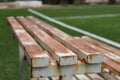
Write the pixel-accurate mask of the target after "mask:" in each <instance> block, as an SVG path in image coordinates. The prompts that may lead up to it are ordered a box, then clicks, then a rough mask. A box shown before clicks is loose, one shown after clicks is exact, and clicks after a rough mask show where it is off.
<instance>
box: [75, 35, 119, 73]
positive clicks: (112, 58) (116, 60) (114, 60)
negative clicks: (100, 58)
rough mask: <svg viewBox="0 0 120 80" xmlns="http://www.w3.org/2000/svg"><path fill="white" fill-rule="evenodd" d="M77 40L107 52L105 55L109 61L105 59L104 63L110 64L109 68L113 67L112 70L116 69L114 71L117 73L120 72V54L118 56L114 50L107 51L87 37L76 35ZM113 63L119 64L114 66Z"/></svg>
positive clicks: (104, 52)
mask: <svg viewBox="0 0 120 80" xmlns="http://www.w3.org/2000/svg"><path fill="white" fill-rule="evenodd" d="M75 40H77V41H79V42H81V43H84V44H86V45H88V46H90V47H93V48H94V49H96V50H98V51H99V52H101V53H103V54H105V56H106V58H105V59H106V60H107V61H106V60H104V62H103V63H104V64H105V65H106V66H108V67H109V68H111V69H112V71H113V70H114V72H116V73H117V74H119V73H120V72H119V69H120V56H118V55H116V54H114V53H112V52H110V51H107V50H105V49H104V48H101V47H99V46H97V45H95V44H93V43H91V42H89V41H87V40H86V39H83V38H79V37H75ZM110 61H111V62H110ZM110 65H111V67H110ZM112 65H117V66H116V67H114V66H112ZM117 70H118V71H117Z"/></svg>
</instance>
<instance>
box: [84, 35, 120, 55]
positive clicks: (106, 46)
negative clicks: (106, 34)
mask: <svg viewBox="0 0 120 80" xmlns="http://www.w3.org/2000/svg"><path fill="white" fill-rule="evenodd" d="M82 38H83V39H85V40H88V41H90V42H91V43H93V44H95V45H97V46H99V47H101V48H104V49H106V50H108V51H111V52H112V53H115V54H117V55H119V56H120V50H119V49H117V48H114V47H112V46H109V45H107V44H104V43H102V42H100V41H97V40H95V39H93V38H90V37H88V36H83V37H82Z"/></svg>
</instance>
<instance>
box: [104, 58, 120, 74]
mask: <svg viewBox="0 0 120 80" xmlns="http://www.w3.org/2000/svg"><path fill="white" fill-rule="evenodd" d="M104 66H105V67H106V68H108V69H110V70H111V71H112V72H113V73H114V74H116V75H119V76H120V64H118V63H116V62H114V61H113V60H111V59H108V58H106V59H105V60H104V64H103V67H104Z"/></svg>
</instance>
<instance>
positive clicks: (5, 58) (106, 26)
mask: <svg viewBox="0 0 120 80" xmlns="http://www.w3.org/2000/svg"><path fill="white" fill-rule="evenodd" d="M34 9H35V10H37V11H39V12H41V13H44V14H46V15H48V16H50V17H53V18H54V17H69V16H82V15H84V16H85V15H98V14H120V6H118V5H117V6H112V5H110V6H105V5H102V6H76V7H54V8H37V9H36V8H34ZM29 15H33V14H31V13H29V12H28V11H27V9H5V10H3V9H1V10H0V72H1V73H0V78H1V79H0V80H19V55H18V52H19V51H18V45H17V43H18V42H17V40H16V39H15V37H13V33H12V30H11V28H10V26H9V25H8V23H7V20H6V18H7V17H8V16H29ZM33 16H35V15H33ZM36 17H38V16H36ZM38 18H39V17H38ZM40 19H42V18H40ZM42 20H43V21H45V22H48V23H50V24H52V25H54V26H55V27H57V28H59V29H61V30H63V31H65V32H66V33H68V34H70V35H73V36H81V35H82V34H80V33H77V32H74V31H71V30H68V29H66V28H62V27H61V26H59V25H57V24H54V23H51V22H49V21H47V20H45V19H42ZM60 21H62V22H64V23H67V24H70V25H73V26H76V27H78V28H81V29H84V30H87V31H89V32H92V33H95V34H98V35H100V36H103V37H106V38H108V39H111V40H114V41H117V42H120V38H119V35H120V16H117V17H104V18H88V19H87V18H86V19H60ZM28 65H29V64H28V63H27V62H25V66H28ZM28 70H29V67H25V71H26V72H25V73H26V74H25V76H26V80H29V73H28Z"/></svg>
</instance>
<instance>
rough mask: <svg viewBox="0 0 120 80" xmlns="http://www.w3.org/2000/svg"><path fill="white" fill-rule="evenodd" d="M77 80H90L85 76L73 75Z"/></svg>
mask: <svg viewBox="0 0 120 80" xmlns="http://www.w3.org/2000/svg"><path fill="white" fill-rule="evenodd" d="M75 78H76V79H77V80H91V79H89V78H88V77H87V76H86V75H75Z"/></svg>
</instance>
